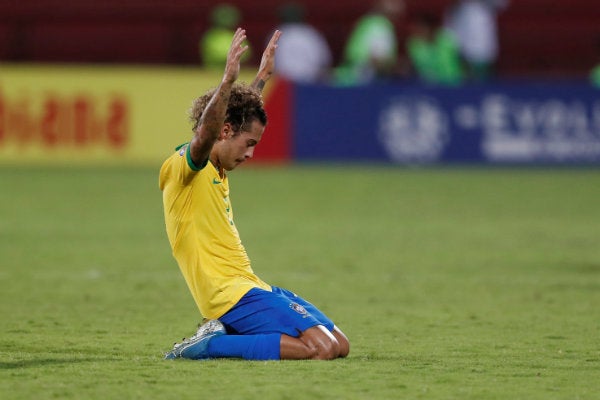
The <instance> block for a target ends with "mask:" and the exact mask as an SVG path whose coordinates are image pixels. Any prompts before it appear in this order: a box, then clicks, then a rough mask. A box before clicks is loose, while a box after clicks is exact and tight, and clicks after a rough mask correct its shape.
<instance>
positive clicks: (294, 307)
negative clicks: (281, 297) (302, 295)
mask: <svg viewBox="0 0 600 400" xmlns="http://www.w3.org/2000/svg"><path fill="white" fill-rule="evenodd" d="M290 308H291V309H292V310H294V311H296V312H297V313H298V314H301V315H304V316H307V315H308V312H307V311H306V308H304V307H303V306H301V305H300V304H298V303H290Z"/></svg>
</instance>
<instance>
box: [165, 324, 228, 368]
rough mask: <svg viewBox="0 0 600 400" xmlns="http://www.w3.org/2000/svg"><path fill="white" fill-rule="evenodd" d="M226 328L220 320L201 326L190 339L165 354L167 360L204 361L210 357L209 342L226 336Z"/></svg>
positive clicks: (184, 340) (176, 344)
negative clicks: (217, 337)
mask: <svg viewBox="0 0 600 400" xmlns="http://www.w3.org/2000/svg"><path fill="white" fill-rule="evenodd" d="M225 333H226V332H225V327H224V326H223V324H222V323H221V321H219V320H218V319H211V320H209V321H208V322H206V323H204V324H202V325H200V327H199V328H198V331H196V333H195V334H194V336H192V337H191V338H189V339H185V338H184V339H183V341H182V342H181V343H175V345H174V346H173V350H171V351H170V352H168V353H167V354H165V360H173V359H175V358H189V359H192V360H203V359H206V358H209V357H208V342H209V341H210V339H212V338H213V337H215V336H221V335H224V334H225Z"/></svg>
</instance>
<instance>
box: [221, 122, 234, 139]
mask: <svg viewBox="0 0 600 400" xmlns="http://www.w3.org/2000/svg"><path fill="white" fill-rule="evenodd" d="M231 136H233V128H232V126H231V124H230V123H229V122H225V123H224V124H223V127H222V128H221V132H220V133H219V140H227V139H229V138H230V137H231Z"/></svg>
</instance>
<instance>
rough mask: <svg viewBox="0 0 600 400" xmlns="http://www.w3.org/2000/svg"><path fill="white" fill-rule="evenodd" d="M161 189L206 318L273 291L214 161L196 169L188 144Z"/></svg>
mask: <svg viewBox="0 0 600 400" xmlns="http://www.w3.org/2000/svg"><path fill="white" fill-rule="evenodd" d="M159 187H160V190H162V192H163V205H164V213H165V225H166V229H167V235H168V237H169V242H170V244H171V249H172V250H173V256H174V257H175V259H176V260H177V263H178V264H179V269H180V270H181V272H182V274H183V276H184V278H185V281H186V283H187V285H188V287H189V289H190V291H191V292H192V296H193V297H194V300H195V302H196V305H197V306H198V308H199V309H200V313H202V315H203V316H204V317H205V318H210V319H215V318H219V317H220V316H221V315H223V314H225V313H226V312H227V311H229V309H230V308H231V307H233V306H234V305H235V304H236V303H237V302H238V301H239V300H240V299H241V298H242V296H244V295H245V294H246V293H247V292H248V291H249V290H250V289H252V288H255V287H259V288H263V289H265V290H269V291H270V290H271V287H270V286H269V285H268V284H266V283H265V282H263V281H262V280H261V279H260V278H258V276H256V275H255V274H254V272H253V271H252V267H251V266H250V259H249V258H248V255H247V254H246V250H245V249H244V246H243V245H242V242H241V240H240V236H239V234H238V231H237V228H236V227H235V223H234V222H233V209H232V207H231V202H230V200H229V181H228V179H227V176H226V175H225V177H224V178H221V177H220V175H219V171H218V170H217V168H216V167H215V166H214V165H213V164H212V163H211V162H210V161H207V162H206V163H205V165H203V166H201V167H197V166H196V165H194V162H193V161H192V159H191V156H190V150H189V144H184V145H183V146H180V147H179V148H177V151H176V152H175V153H173V154H172V155H171V157H169V158H168V159H167V160H166V161H165V162H164V163H163V165H162V167H161V170H160V176H159Z"/></svg>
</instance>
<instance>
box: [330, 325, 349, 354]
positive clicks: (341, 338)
mask: <svg viewBox="0 0 600 400" xmlns="http://www.w3.org/2000/svg"><path fill="white" fill-rule="evenodd" d="M332 333H333V336H334V337H335V338H336V339H337V341H338V344H339V355H338V357H346V356H348V354H349V353H350V341H349V340H348V338H347V337H346V335H344V332H342V331H341V330H339V328H338V327H337V326H335V327H333V332H332Z"/></svg>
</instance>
